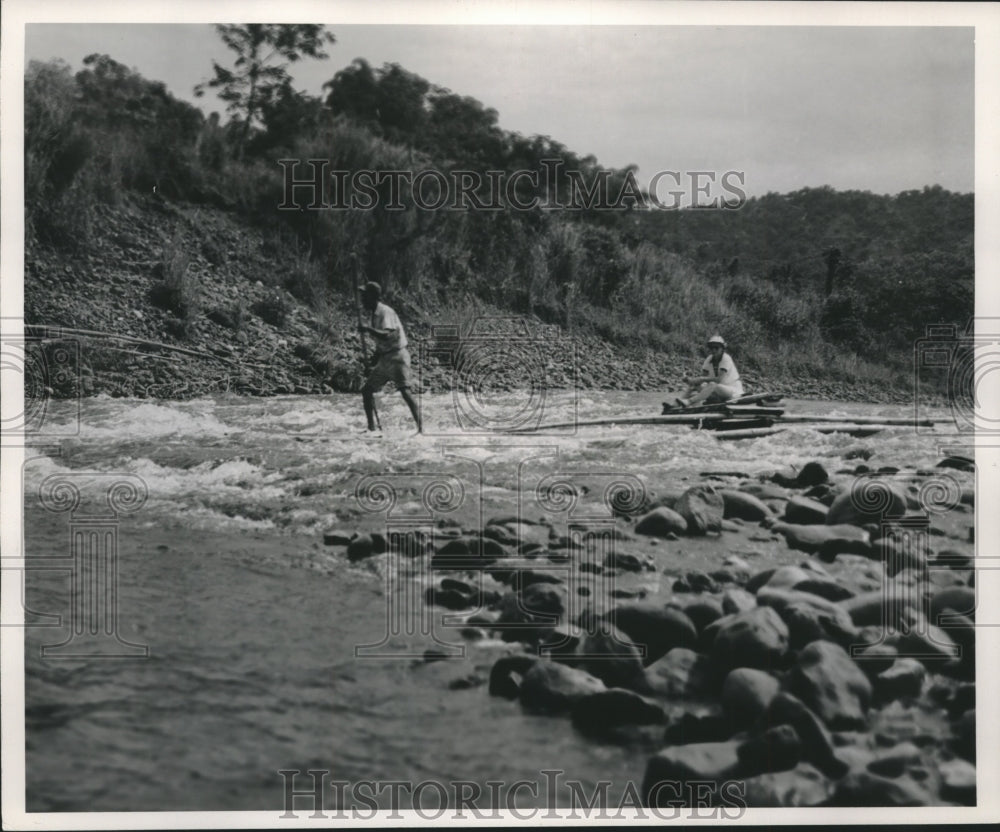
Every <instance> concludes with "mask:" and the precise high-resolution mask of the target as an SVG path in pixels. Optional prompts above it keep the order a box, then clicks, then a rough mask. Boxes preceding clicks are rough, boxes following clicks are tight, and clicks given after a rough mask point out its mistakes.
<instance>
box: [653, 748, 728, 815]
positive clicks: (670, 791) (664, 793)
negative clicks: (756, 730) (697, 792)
mask: <svg viewBox="0 0 1000 832" xmlns="http://www.w3.org/2000/svg"><path fill="white" fill-rule="evenodd" d="M739 747H740V743H739V742H737V741H735V740H730V741H728V742H702V743H693V744H691V745H675V746H671V747H670V748H665V749H663V750H662V751H660V752H659V753H657V754H654V755H653V756H652V757H650V758H649V761H648V762H647V764H646V774H645V776H644V777H643V781H642V797H643V803H642V805H643V806H654V807H664V808H669V807H671V806H673V807H676V806H677V805H678V800H680V801H681V802H682V803H683V805H688V803H687V801H689V800H690V799H691V790H689V789H688V786H687V784H688V783H689V782H691V783H693V782H699V783H706V782H709V783H714V784H721V783H723V782H724V781H727V780H730V779H732V778H733V777H734V776H736V775H737V773H738V771H739V768H740V760H739V754H738V752H739Z"/></svg>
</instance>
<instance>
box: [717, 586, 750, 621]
mask: <svg viewBox="0 0 1000 832" xmlns="http://www.w3.org/2000/svg"><path fill="white" fill-rule="evenodd" d="M756 606H757V599H756V598H755V597H754V596H753V595H751V594H750V593H749V592H747V591H746V590H745V589H740V588H739V587H731V588H729V589H726V590H723V592H722V611H723V612H724V613H725V614H726V615H735V614H736V613H738V612H746V611H747V610H752V609H753V608H754V607H756Z"/></svg>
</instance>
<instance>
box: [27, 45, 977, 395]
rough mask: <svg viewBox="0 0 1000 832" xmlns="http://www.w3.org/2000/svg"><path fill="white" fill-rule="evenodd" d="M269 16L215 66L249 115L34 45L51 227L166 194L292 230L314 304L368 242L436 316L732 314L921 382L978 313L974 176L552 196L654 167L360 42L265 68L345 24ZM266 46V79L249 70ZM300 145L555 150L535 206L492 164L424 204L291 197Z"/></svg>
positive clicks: (650, 323) (49, 232)
mask: <svg viewBox="0 0 1000 832" xmlns="http://www.w3.org/2000/svg"><path fill="white" fill-rule="evenodd" d="M248 31H249V30H248V29H247V27H229V28H227V29H226V33H227V34H228V36H229V38H230V40H231V41H232V43H230V45H231V46H232V48H233V49H234V51H235V52H236V53H237V55H239V56H240V60H241V61H242V63H240V61H237V66H236V67H235V68H234V69H233V70H226V69H224V68H222V67H219V66H218V65H216V66H215V73H216V74H215V76H214V78H213V81H212V82H210V84H209V85H214V86H218V87H220V88H223V89H229V91H230V95H229V97H228V98H227V101H229V103H230V104H231V105H232V109H233V112H234V113H235V117H234V118H233V119H232V120H231V121H230V122H229V123H227V124H225V125H223V124H222V123H221V121H220V119H219V118H218V116H216V115H214V114H213V116H212V117H210V118H207V119H206V118H205V117H204V116H203V115H202V113H201V112H200V111H199V110H198V109H197V108H195V107H192V106H190V105H188V104H186V103H184V102H181V101H179V100H177V99H175V98H174V97H173V96H172V95H171V94H170V93H169V92H168V91H167V90H166V89H165V87H164V86H163V84H160V83H157V82H152V81H148V80H146V79H144V78H142V77H141V76H140V75H139V74H137V73H136V72H134V71H132V70H129V69H127V68H125V67H124V66H122V65H121V64H119V63H117V62H115V61H114V60H112V59H111V58H110V57H108V56H107V55H92V56H90V57H88V58H87V59H86V61H85V66H84V68H83V70H81V71H80V72H78V73H76V74H75V75H73V74H71V72H70V70H69V68H68V67H67V66H66V65H65V64H62V63H59V62H52V63H45V64H42V63H32V64H31V66H30V67H29V69H28V71H27V73H26V75H25V177H26V178H25V183H26V205H25V208H26V217H27V221H28V229H27V233H28V245H29V247H30V246H31V245H35V244H42V245H47V246H53V247H65V248H77V249H79V248H80V247H85V246H86V245H87V241H88V233H89V228H88V226H89V224H90V223H92V222H93V221H94V217H95V216H96V213H95V207H96V206H98V205H99V204H100V203H102V202H104V203H114V204H119V203H121V202H122V201H124V200H127V199H130V198H135V197H136V196H137V195H139V194H146V195H147V196H148V195H150V194H154V193H155V194H156V196H157V198H165V199H169V200H184V201H187V202H191V203H196V204H214V205H217V206H220V207H225V208H227V209H230V210H233V211H236V212H239V213H240V214H241V215H242V216H244V217H245V218H246V220H247V221H248V222H254V223H258V224H260V225H261V226H262V227H265V228H267V229H269V230H270V232H271V233H273V234H274V236H275V240H276V243H275V244H276V245H278V246H280V247H283V248H285V249H287V250H288V252H289V259H290V260H294V262H295V263H296V264H297V266H296V269H295V270H294V275H293V276H290V277H289V276H286V277H285V278H284V279H285V281H286V285H285V288H288V289H289V290H290V291H292V292H293V293H294V294H296V295H297V296H298V297H300V298H301V299H303V300H304V301H306V302H319V300H320V299H321V298H322V296H323V295H324V293H328V292H342V291H345V290H348V289H350V288H351V287H352V286H353V281H354V278H355V277H356V274H357V273H356V271H355V266H354V265H353V264H354V263H359V264H360V268H361V270H362V272H363V273H364V276H365V277H366V278H369V279H377V280H379V281H380V282H381V283H382V284H383V285H384V286H385V287H386V289H387V290H388V291H390V292H392V293H394V294H395V295H396V296H397V297H402V298H405V300H406V302H407V303H408V304H409V305H410V306H411V308H418V309H423V310H425V311H427V312H428V313H429V314H430V315H431V316H433V314H434V311H435V310H438V309H441V308H442V306H445V305H447V306H449V307H455V306H456V305H468V304H473V305H474V304H475V303H476V302H479V301H488V302H490V303H492V304H496V305H500V306H502V307H505V308H509V309H511V310H512V311H516V312H519V313H525V314H531V315H535V316H537V317H539V318H540V319H542V320H544V321H547V322H554V323H558V324H560V325H562V326H565V327H570V328H573V329H586V330H588V331H591V332H596V333H598V334H600V335H602V336H604V337H605V338H607V339H609V340H611V341H613V342H615V343H618V344H619V345H623V346H629V347H649V348H655V349H662V350H665V351H668V352H673V353H675V354H677V355H678V357H679V358H684V359H685V360H686V359H688V358H689V357H690V356H693V355H695V354H697V353H698V352H700V345H701V343H702V342H703V340H704V338H705V336H706V335H707V334H709V333H710V332H714V331H722V332H724V333H725V334H726V336H727V338H728V339H729V340H730V342H731V344H732V350H733V352H734V353H735V354H737V355H738V356H739V357H740V359H741V361H742V366H746V367H748V368H751V369H755V370H757V371H760V372H762V373H765V374H768V375H771V376H774V377H775V378H780V377H781V376H783V375H786V374H793V373H803V372H806V373H813V374H816V375H818V376H837V375H838V374H840V375H850V374H851V373H860V372H874V369H873V368H878V367H881V368H883V370H888V371H890V372H886V377H887V378H889V377H896V378H898V379H905V375H906V374H905V372H904V371H905V370H907V369H908V368H910V367H911V366H912V364H911V346H912V344H913V343H914V341H915V340H916V339H918V338H920V337H921V336H922V335H923V333H924V330H925V327H926V326H927V325H928V324H933V323H940V322H951V323H955V324H957V325H958V326H960V327H963V328H964V325H965V322H966V321H967V319H968V318H969V317H970V316H971V315H972V313H973V308H974V304H973V293H974V260H973V198H972V195H971V194H955V193H950V192H948V191H945V190H943V189H942V188H940V187H938V186H933V187H925V188H923V189H922V190H915V191H907V192H904V193H900V194H897V195H895V196H889V195H876V194H872V193H869V192H858V191H851V192H838V191H835V190H833V189H831V188H808V189H803V190H800V191H797V192H794V193H790V194H774V193H769V194H767V195H765V196H762V197H757V198H751V199H749V200H748V201H747V202H746V203H745V204H744V205H743V206H742V207H741V208H740V209H739V210H706V209H682V210H642V205H641V200H639V201H637V200H635V199H631V200H625V201H624V202H619V203H618V204H617V205H616V207H615V208H614V209H608V210H600V209H599V208H594V207H591V208H584V209H583V210H558V208H556V209H553V207H552V205H551V204H548V205H547V204H546V196H550V197H551V189H552V188H553V187H555V188H558V189H559V191H560V192H561V193H563V194H565V193H567V191H568V189H570V188H571V187H572V186H573V184H574V177H576V179H575V182H576V183H577V184H579V183H580V182H586V183H592V182H595V181H600V180H601V178H602V177H603V179H604V182H605V184H606V186H607V190H608V193H610V194H611V195H612V199H613V197H614V195H615V194H618V193H620V192H621V191H622V189H623V188H625V187H627V186H628V185H629V180H630V177H631V176H632V173H633V169H632V168H625V169H622V170H610V169H604V168H601V167H600V166H599V165H598V163H597V160H595V159H594V158H593V157H592V156H578V155H577V154H575V153H574V152H572V151H570V150H569V149H567V148H566V147H564V146H563V145H561V144H560V143H559V142H557V141H554V140H553V139H551V138H549V137H547V136H530V137H525V136H522V135H519V134H517V133H512V132H510V131H506V130H503V129H502V128H501V127H500V126H499V116H498V114H497V112H496V111H495V110H492V109H490V108H488V107H486V106H484V105H483V104H482V103H480V102H479V101H476V100H475V99H472V98H469V97H466V96H461V95H458V94H456V93H453V92H451V91H450V90H447V89H444V88H442V87H439V86H436V85H434V84H432V83H431V82H429V81H427V80H425V79H423V78H420V77H419V76H417V75H415V74H413V73H411V72H408V71H407V70H405V69H403V68H402V67H400V66H399V65H397V64H386V65H384V66H382V67H381V68H378V69H374V68H372V67H371V66H370V65H369V64H368V63H367V62H366V61H364V60H362V59H358V60H355V61H354V62H353V63H352V64H351V65H350V66H348V67H347V68H345V69H343V70H341V71H340V72H337V73H336V74H335V75H334V76H333V77H332V78H331V79H330V81H329V82H328V83H327V84H326V85H325V87H324V97H314V96H311V95H308V94H307V93H304V92H302V91H298V90H295V89H294V87H293V86H292V83H291V78H290V76H289V75H288V74H287V72H286V71H285V70H284V64H280V65H278V66H277V67H276V68H272V69H268V70H266V71H265V68H264V64H263V60H264V57H265V56H262V54H261V48H262V46H266V45H268V43H270V45H271V46H273V47H275V48H277V47H278V46H281V47H282V48H283V49H284V51H281V49H278V53H279V56H281V57H283V58H284V60H285V62H286V63H287V62H288V61H290V60H292V59H293V58H297V57H302V56H311V57H316V58H320V57H322V53H321V52H320V45H321V44H322V43H324V42H332V38H330V37H329V36H328V35H326V33H324V32H322V31H319V30H317V31H310V32H308V33H298V34H299V39H298V40H296V39H295V38H293V37H292V36H291V35H289V34H288V33H285V34H284V35H282V33H281V32H277V31H275V32H269V31H263V30H262V31H261V32H258V33H257V35H258V36H257V37H256V39H255V36H254V33H253V32H249V33H248ZM281 37H284V38H285V39H284V40H280V39H281ZM268 38H271V40H272V41H274V42H273V43H271V42H270V41H268ZM279 40H280V43H279ZM229 42H230V41H227V43H229ZM254 61H257V62H258V64H259V66H258V70H259V72H258V75H259V77H257V76H252V75H247V72H248V71H249V70H250V69H252V67H253V66H254ZM240 73H242V75H241V74H240ZM255 79H256V80H255ZM261 79H263V81H262V80H261ZM262 83H263V87H262V86H261V84H262ZM280 159H297V160H303V161H304V160H309V159H324V160H328V161H329V169H330V170H331V171H349V172H355V171H361V170H374V171H380V170H382V171H385V170H400V171H409V172H411V174H416V173H419V172H420V171H424V170H430V169H434V170H438V171H444V172H454V171H461V170H464V171H477V172H479V173H480V174H485V172H487V171H502V172H504V175H505V176H508V177H509V175H510V174H512V173H513V172H515V171H534V172H536V174H537V176H538V179H537V184H536V183H535V182H533V181H531V180H530V177H529V178H522V179H521V180H520V181H519V183H518V186H517V189H516V191H515V192H514V194H513V198H515V199H517V200H520V201H526V200H529V198H531V197H537V198H538V199H537V200H536V202H535V203H534V204H533V205H532V207H531V208H530V209H529V210H513V209H511V207H510V198H511V194H510V193H507V194H504V195H503V196H502V197H499V198H498V197H496V196H495V194H493V193H492V192H491V191H490V190H489V188H488V187H487V186H488V185H489V180H488V178H483V177H480V180H481V181H480V182H479V185H478V186H477V187H476V188H475V189H474V191H475V193H476V194H477V195H478V196H479V197H480V198H481V199H482V200H483V202H484V204H485V203H489V202H490V201H491V200H496V199H499V200H500V203H501V204H500V206H499V210H462V209H459V210H451V209H448V208H442V209H441V210H435V211H424V210H420V209H418V208H416V207H415V205H414V201H413V197H412V195H411V194H410V193H409V192H408V191H406V190H405V189H403V191H402V193H401V194H400V195H399V200H400V201H401V203H402V205H401V209H402V210H392V209H391V208H387V207H386V206H387V205H388V204H389V203H390V202H391V200H390V197H391V194H390V193H389V191H388V190H387V188H388V185H386V184H385V183H382V184H381V185H379V186H378V191H379V201H378V204H376V206H375V207H373V208H372V209H371V210H364V211H361V210H346V211H343V210H291V211H279V210H277V206H278V205H279V204H281V203H282V200H283V198H284V197H283V195H282V185H283V176H284V174H283V169H282V167H281V166H280V165H279V164H278V160H280ZM553 160H557V161H558V162H559V163H560V164H558V165H556V164H554V162H553ZM295 175H296V176H297V177H298V178H299V179H302V178H304V177H307V176H308V175H309V171H308V168H306V166H305V165H304V164H301V165H299V166H298V167H297V168H295ZM546 182H547V183H548V187H547V186H546ZM632 182H633V183H634V180H632ZM547 191H548V192H547ZM352 254H353V255H355V258H352Z"/></svg>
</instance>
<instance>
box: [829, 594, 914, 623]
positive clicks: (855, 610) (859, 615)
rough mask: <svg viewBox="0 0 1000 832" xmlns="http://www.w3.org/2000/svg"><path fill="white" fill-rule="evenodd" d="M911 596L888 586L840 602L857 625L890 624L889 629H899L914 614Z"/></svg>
mask: <svg viewBox="0 0 1000 832" xmlns="http://www.w3.org/2000/svg"><path fill="white" fill-rule="evenodd" d="M911 597H912V596H911V595H910V594H909V593H902V592H894V591H892V589H891V588H890V587H886V588H885V589H879V590H875V591H874V592H864V593H862V594H861V595H855V596H854V597H853V598H848V599H847V600H845V601H841V602H839V603H840V606H842V607H843V608H844V610H846V612H847V614H848V615H849V616H850V617H851V621H853V622H854V624H855V626H857V627H868V626H878V627H881V626H883V625H888V627H889V629H893V630H898V629H899V628H900V626H901V625H902V624H903V623H905V622H906V621H908V620H909V618H910V616H911V615H912V614H913V609H912V607H911V606H910V598H911Z"/></svg>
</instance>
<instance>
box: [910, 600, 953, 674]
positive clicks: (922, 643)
mask: <svg viewBox="0 0 1000 832" xmlns="http://www.w3.org/2000/svg"><path fill="white" fill-rule="evenodd" d="M897 649H898V650H899V655H901V656H912V657H914V658H917V659H919V660H920V661H921V662H923V663H924V665H926V666H927V667H930V668H933V669H935V670H939V669H941V666H942V665H943V664H946V663H948V662H956V661H957V660H959V659H961V657H962V651H961V649H960V648H959V646H958V645H957V644H956V643H955V641H954V640H953V639H952V638H951V636H949V635H948V633H946V632H945V631H944V630H942V629H941V628H940V627H935V626H934V625H933V624H931V623H930V622H928V621H927V620H926V619H925V618H924V617H923V615H921V614H918V615H917V616H916V617H915V618H914V620H913V621H912V624H911V626H910V628H909V631H908V632H906V633H903V634H902V635H901V636H900V638H899V644H898V646H897Z"/></svg>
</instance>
